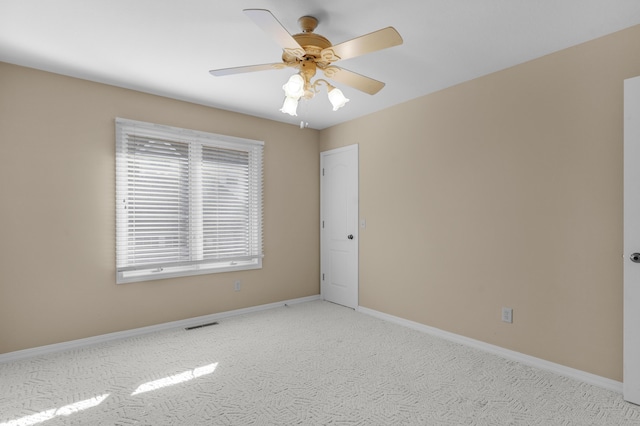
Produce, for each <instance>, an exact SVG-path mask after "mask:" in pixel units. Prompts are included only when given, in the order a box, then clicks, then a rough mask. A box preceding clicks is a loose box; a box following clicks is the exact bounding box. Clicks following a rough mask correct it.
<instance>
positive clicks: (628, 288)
mask: <svg viewBox="0 0 640 426" xmlns="http://www.w3.org/2000/svg"><path fill="white" fill-rule="evenodd" d="M623 210H624V231H623V236H624V243H623V246H624V248H623V277H624V307H623V316H624V326H623V330H624V333H623V396H624V399H625V400H627V401H629V402H631V403H634V404H640V263H634V262H632V261H631V255H632V254H633V253H639V252H640V220H639V218H640V76H639V77H635V78H630V79H627V80H625V81H624V209H623Z"/></svg>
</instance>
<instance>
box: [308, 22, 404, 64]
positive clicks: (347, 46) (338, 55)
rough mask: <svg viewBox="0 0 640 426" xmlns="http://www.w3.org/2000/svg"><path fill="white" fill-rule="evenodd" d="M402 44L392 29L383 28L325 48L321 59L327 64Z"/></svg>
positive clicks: (397, 34) (398, 35)
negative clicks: (327, 62)
mask: <svg viewBox="0 0 640 426" xmlns="http://www.w3.org/2000/svg"><path fill="white" fill-rule="evenodd" d="M400 44H402V37H401V36H400V34H399V33H398V31H396V29H395V28H393V27H387V28H383V29H381V30H378V31H374V32H372V33H369V34H365V35H363V36H360V37H356V38H354V39H351V40H348V41H345V42H343V43H340V44H336V45H335V46H332V47H327V48H326V49H324V50H322V52H321V54H320V55H321V57H322V59H323V60H327V61H329V62H333V61H337V60H338V59H349V58H355V57H356V56H361V55H364V54H366V53H371V52H375V51H377V50H382V49H386V48H388V47H393V46H398V45H400Z"/></svg>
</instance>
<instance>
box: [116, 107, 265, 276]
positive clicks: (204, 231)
mask: <svg viewBox="0 0 640 426" xmlns="http://www.w3.org/2000/svg"><path fill="white" fill-rule="evenodd" d="M262 151H263V143H262V142H259V141H252V140H247V139H239V138H233V137H229V136H221V135H216V134H211V133H204V132H197V131H194V130H185V129H179V128H175V127H168V126H160V125H156V124H150V123H143V122H138V121H132V120H125V119H121V118H118V119H116V276H117V278H116V282H117V283H126V282H133V281H145V280H152V279H158V278H169V277H177V276H184V275H195V274H208V273H214V272H225V271H236V270H244V269H257V268H261V267H262V256H263V253H262Z"/></svg>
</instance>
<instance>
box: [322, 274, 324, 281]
mask: <svg viewBox="0 0 640 426" xmlns="http://www.w3.org/2000/svg"><path fill="white" fill-rule="evenodd" d="M322 281H324V273H323V274H322Z"/></svg>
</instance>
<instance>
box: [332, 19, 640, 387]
mask: <svg viewBox="0 0 640 426" xmlns="http://www.w3.org/2000/svg"><path fill="white" fill-rule="evenodd" d="M639 51H640V26H636V27H632V28H630V29H627V30H625V31H622V32H619V33H615V34H612V35H609V36H606V37H603V38H600V39H596V40H594V41H591V42H588V43H585V44H582V45H579V46H575V47H573V48H570V49H567V50H563V51H560V52H557V53H555V54H552V55H549V56H546V57H542V58H540V59H537V60H534V61H531V62H528V63H524V64H521V65H519V66H515V67H512V68H509V69H506V70H503V71H500V72H497V73H494V74H491V75H488V76H485V77H482V78H479V79H476V80H473V81H469V82H467V83H464V84H460V85H458V86H455V87H451V88H449V89H446V90H443V91H440V92H438V93H434V94H432V95H429V96H426V97H423V98H420V99H417V100H414V101H411V102H407V103H405V104H402V105H399V106H396V107H393V108H390V109H388V110H385V111H382V112H380V113H376V114H372V115H370V116H367V117H363V118H361V119H358V120H354V121H351V122H348V123H345V124H342V125H339V126H336V127H333V128H330V129H326V130H323V131H322V132H321V134H320V150H321V151H325V150H328V149H332V148H336V147H339V146H343V145H348V144H353V143H358V144H360V216H361V218H364V219H366V221H367V228H366V229H362V230H361V232H360V305H362V306H365V307H368V308H371V309H375V310H379V311H382V312H386V313H389V314H392V315H396V316H399V317H403V318H407V319H409V320H412V321H417V322H420V323H423V324H427V325H430V326H434V327H438V328H441V329H444V330H447V331H450V332H454V333H458V334H461V335H464V336H468V337H471V338H474V339H478V340H481V341H485V342H489V343H491V344H495V345H499V346H502V347H505V348H508V349H511V350H515V351H518V352H522V353H525V354H529V355H532V356H535V357H539V358H543V359H546V360H549V361H552V362H556V363H559V364H563V365H567V366H569V367H573V368H577V369H580V370H584V371H588V372H591V373H594V374H597V375H601V376H604V377H608V378H611V379H614V380H621V379H622V260H621V255H622V158H623V157H622V155H623V152H622V142H623V139H622V136H623V109H622V96H623V79H625V78H629V77H633V76H636V75H640V56H639V55H638V52H639ZM425 78H427V77H425ZM502 306H509V307H512V308H513V309H514V314H513V315H514V322H513V324H506V323H503V322H501V320H500V319H501V316H500V313H501V312H500V311H501V307H502Z"/></svg>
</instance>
